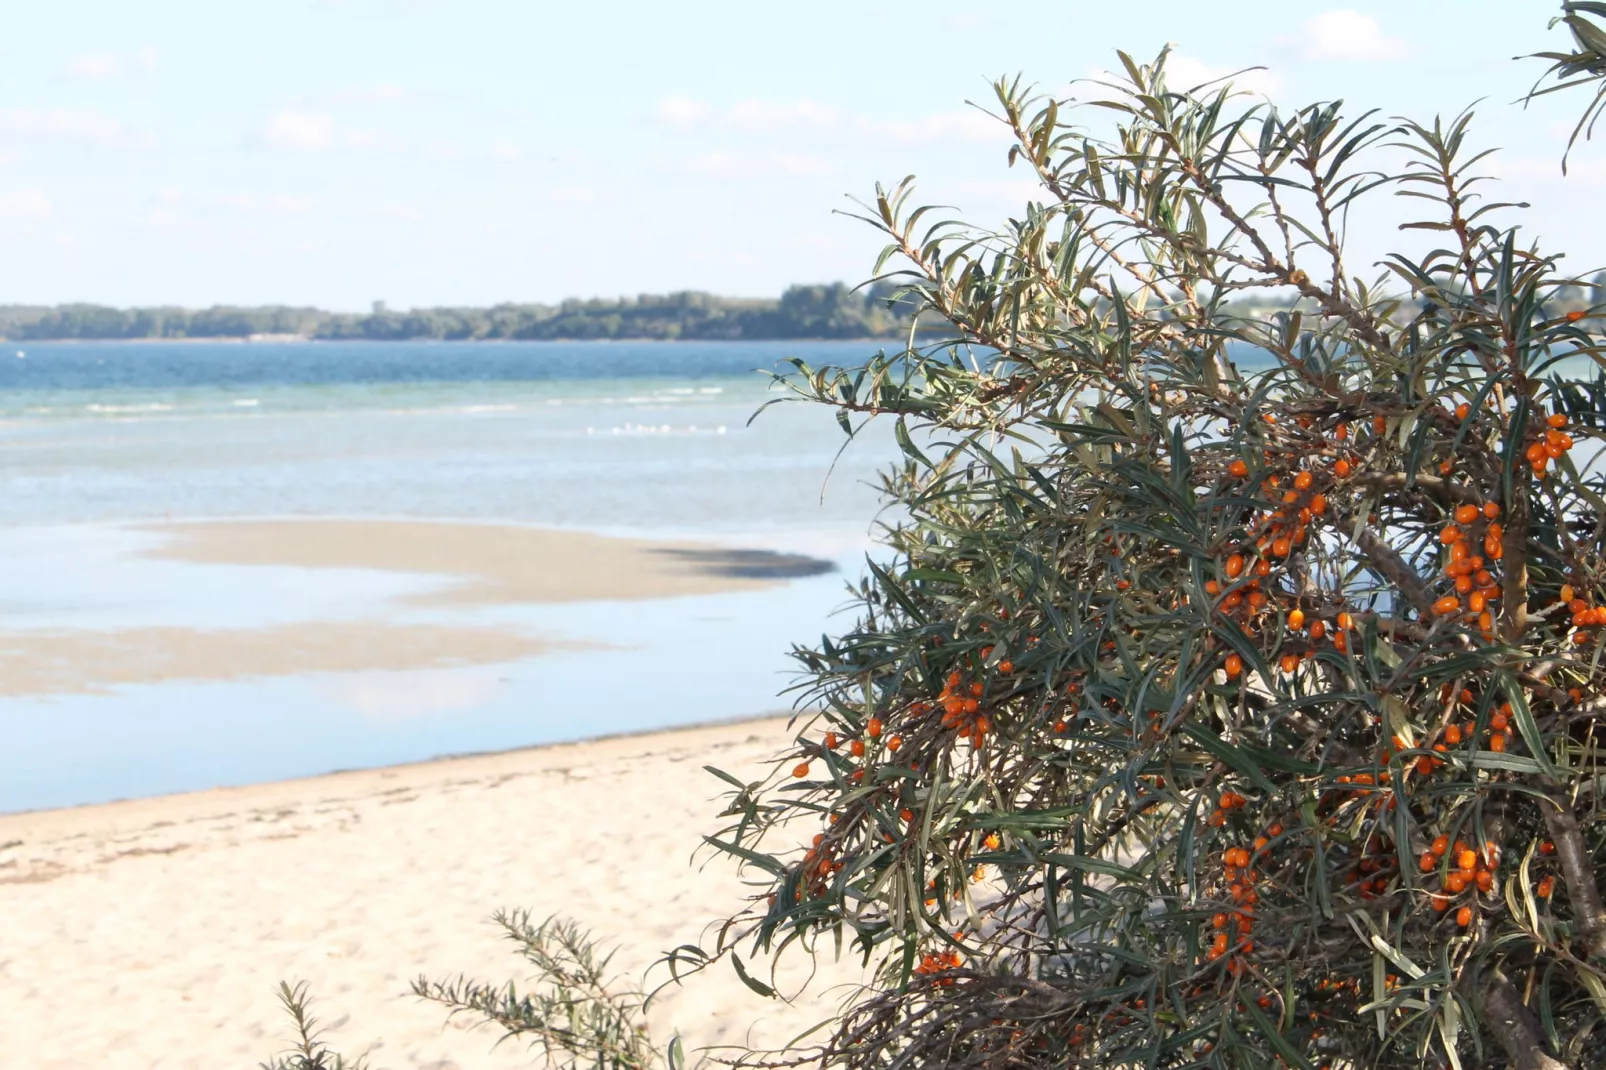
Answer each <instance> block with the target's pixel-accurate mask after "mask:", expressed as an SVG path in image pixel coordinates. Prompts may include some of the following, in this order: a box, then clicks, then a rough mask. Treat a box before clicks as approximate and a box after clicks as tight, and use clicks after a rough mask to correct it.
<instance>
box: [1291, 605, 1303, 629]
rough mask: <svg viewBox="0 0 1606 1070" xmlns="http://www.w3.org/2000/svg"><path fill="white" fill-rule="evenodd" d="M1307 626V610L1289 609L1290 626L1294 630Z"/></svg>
mask: <svg viewBox="0 0 1606 1070" xmlns="http://www.w3.org/2000/svg"><path fill="white" fill-rule="evenodd" d="M1304 626H1305V611H1304V610H1303V609H1290V610H1289V611H1288V627H1290V628H1292V629H1293V630H1294V631H1296V632H1297V631H1299V629H1301V628H1303V627H1304Z"/></svg>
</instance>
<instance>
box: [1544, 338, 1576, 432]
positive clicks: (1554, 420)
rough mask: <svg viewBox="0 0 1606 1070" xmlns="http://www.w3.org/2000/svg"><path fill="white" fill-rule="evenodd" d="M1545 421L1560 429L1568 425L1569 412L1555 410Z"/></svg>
mask: <svg viewBox="0 0 1606 1070" xmlns="http://www.w3.org/2000/svg"><path fill="white" fill-rule="evenodd" d="M1568 315H1572V313H1570V312H1569V313H1568ZM1545 423H1547V424H1549V425H1550V426H1551V427H1553V428H1555V429H1556V430H1558V431H1560V430H1561V429H1562V428H1564V427H1566V426H1567V414H1566V413H1561V412H1553V413H1551V414H1550V415H1549V416H1547V417H1545Z"/></svg>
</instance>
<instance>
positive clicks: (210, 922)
mask: <svg viewBox="0 0 1606 1070" xmlns="http://www.w3.org/2000/svg"><path fill="white" fill-rule="evenodd" d="M787 738H788V733H787V731H786V727H785V722H784V721H782V720H778V719H771V720H763V721H753V722H748V723H745V724H740V725H734V726H722V727H709V728H699V729H690V730H684V731H678V732H666V733H660V734H657V735H651V736H638V737H627V738H618V739H612V740H603V741H597V742H590V743H580V744H567V745H562V746H555V747H549V748H543V749H536V750H527V751H519V752H513V753H508V754H500V755H487V756H483V757H474V758H465V759H455V760H451V761H442V762H431V763H424V764H420V765H412V766H404V767H397V768H394V769H384V770H373V771H368V772H359V773H348V774H338V775H333V776H328V777H320V778H316V779H311V780H302V781H293V782H286V783H280V784H267V785H259V786H255V787H249V788H238V789H227V790H218V791H212V792H202V793H197V794H192V795H184V796H174V797H170V798H162V799H149V800H142V801H136V802H128V803H117V804H112V805H109V806H99V807H86V808H82V809H76V810H63V811H50V812H41V813H35V814H20V815H12V816H0V844H4V845H6V846H5V847H4V848H0V916H3V917H4V918H5V919H6V925H5V929H6V939H5V944H4V948H3V950H0V1007H3V1008H4V1009H5V1010H4V1020H5V1032H6V1039H5V1047H6V1051H7V1058H8V1061H9V1060H15V1061H16V1063H17V1065H27V1066H28V1067H30V1068H31V1070H69V1068H71V1070H81V1068H85V1067H95V1068H97V1070H102V1068H103V1070H135V1068H138V1070H155V1068H162V1070H189V1068H194V1070H218V1068H220V1067H251V1066H255V1065H257V1062H258V1061H260V1060H261V1059H263V1058H266V1057H267V1055H268V1054H269V1053H270V1052H272V1051H274V1050H275V1049H276V1048H277V1047H278V1044H277V1041H279V1040H280V1038H281V1037H282V1036H283V1034H284V1025H285V1022H284V1021H283V1020H281V1017H282V1016H281V1013H280V1012H279V1011H278V1009H277V1008H276V1006H275V1002H274V999H273V988H274V986H275V985H276V984H277V982H278V981H279V980H280V979H281V978H286V979H304V980H306V981H308V982H310V983H311V985H312V986H313V989H314V992H315V995H316V997H317V998H318V999H319V1004H318V1006H317V1008H316V1011H317V1013H319V1014H320V1015H321V1016H322V1018H323V1019H324V1020H325V1022H327V1023H328V1024H329V1026H330V1029H329V1039H330V1040H331V1041H332V1042H335V1043H336V1044H337V1045H338V1046H339V1047H340V1048H342V1049H344V1050H346V1051H348V1052H352V1053H355V1052H358V1051H361V1050H363V1049H364V1048H367V1047H369V1046H370V1045H372V1047H371V1060H372V1065H373V1067H374V1068H375V1070H387V1068H402V1067H429V1068H433V1070H450V1068H454V1067H461V1068H463V1070H469V1068H485V1070H502V1068H509V1067H518V1066H530V1065H534V1064H535V1061H534V1060H533V1059H532V1058H531V1057H530V1055H529V1054H528V1053H526V1052H525V1051H524V1050H522V1049H521V1048H520V1047H518V1046H517V1045H515V1044H511V1043H510V1044H504V1045H502V1046H501V1048H499V1049H498V1050H496V1051H494V1052H493V1051H491V1045H492V1043H493V1041H494V1040H495V1039H496V1035H495V1034H494V1033H492V1032H490V1031H487V1030H478V1031H471V1030H469V1029H467V1028H465V1027H466V1025H467V1022H466V1021H463V1020H459V1022H458V1023H457V1024H452V1025H447V1024H446V1023H445V1022H444V1016H443V1015H442V1013H441V1011H440V1010H439V1008H437V1007H434V1006H432V1005H428V1004H424V1003H421V1002H419V1001H417V1000H415V999H414V998H413V997H411V996H410V995H407V994H406V992H407V987H408V983H409V981H410V980H411V979H412V978H414V977H416V976H418V975H419V974H420V973H423V974H427V975H430V976H432V977H446V976H449V975H455V974H456V973H458V972H459V971H463V972H467V973H468V974H470V975H474V976H479V977H481V978H485V979H494V980H503V979H508V978H513V979H519V980H522V979H523V976H524V975H523V973H522V972H521V970H520V962H519V960H517V959H516V958H515V957H514V956H513V955H512V954H511V953H510V952H511V945H510V944H508V943H507V942H506V941H505V940H503V939H501V938H500V937H499V935H498V931H497V930H495V929H494V928H493V927H492V926H491V925H489V924H488V923H487V921H486V919H487V917H488V915H489V914H490V913H491V912H492V911H493V910H495V909H497V908H499V907H528V908H529V909H531V910H532V911H533V912H534V913H535V914H536V915H537V916H538V917H539V916H544V915H546V914H548V913H553V912H564V913H568V914H570V915H573V916H575V917H577V918H579V919H580V920H581V921H583V922H585V923H587V924H588V925H591V926H593V927H594V928H595V930H596V932H597V933H598V935H600V936H603V937H607V938H611V939H617V940H618V941H619V942H620V943H621V944H622V945H623V947H622V950H621V953H620V958H619V960H618V962H619V963H620V965H622V966H624V967H626V968H628V969H630V970H633V971H634V970H639V969H641V968H643V967H645V966H646V965H647V964H649V963H650V962H651V961H652V960H653V959H654V958H655V957H656V955H657V953H659V952H660V951H662V950H664V949H667V948H669V947H672V946H675V945H677V944H680V943H683V942H687V941H693V940H696V939H697V938H698V937H699V935H701V932H702V927H703V926H704V925H705V924H706V923H707V922H709V921H711V920H713V919H714V918H715V917H716V916H717V915H718V914H719V912H720V911H721V910H723V909H726V908H728V907H730V906H732V905H733V904H734V903H735V902H736V901H737V899H738V898H739V897H740V896H741V895H742V894H743V888H742V885H741V882H740V880H739V879H738V878H737V876H736V875H735V871H734V868H733V867H732V866H731V865H730V864H729V862H727V861H726V860H724V859H715V860H713V861H712V862H709V863H708V864H707V865H702V864H701V863H702V862H706V861H708V859H707V855H706V854H700V855H698V858H697V859H696V860H694V858H693V854H694V851H696V849H697V846H698V843H699V837H700V836H701V834H702V833H704V832H707V831H710V830H712V829H713V828H714V827H716V824H717V823H716V821H715V818H714V815H715V814H716V813H717V811H718V808H719V806H718V802H717V797H718V795H719V793H720V787H719V785H718V783H717V782H716V781H714V779H713V778H712V777H710V776H709V775H708V774H707V773H706V772H705V771H704V770H703V769H702V766H703V765H704V764H715V765H719V766H721V767H723V768H726V769H729V770H732V771H734V772H737V773H738V775H744V774H745V775H756V774H757V772H758V770H759V769H760V767H761V763H762V761H763V760H764V759H765V758H766V757H767V756H769V755H770V754H772V753H774V752H776V751H777V750H778V749H779V748H781V747H782V746H783V745H784V744H785V742H786V740H787ZM18 841H20V842H18ZM786 976H788V977H789V978H790V980H791V981H792V982H799V981H801V979H802V977H803V974H802V973H801V972H799V971H796V970H794V971H792V972H790V973H789V974H788V975H786ZM853 976H856V974H855V973H854V971H852V970H851V969H849V968H847V967H833V968H831V969H829V970H827V971H826V972H825V973H824V974H823V975H822V976H821V977H820V978H817V979H816V980H815V982H814V984H813V986H812V988H811V992H813V993H814V995H813V996H812V997H811V998H810V999H809V1000H808V1001H807V1002H805V1003H803V1004H800V1005H797V1006H787V1005H784V1004H777V1003H774V1002H770V1001H765V1000H762V999H760V998H758V997H757V996H754V995H752V994H751V993H750V992H749V991H748V990H747V989H746V988H745V987H743V986H742V985H741V983H740V982H739V981H738V980H737V978H736V977H735V976H734V975H733V974H732V973H731V971H730V970H729V969H728V968H725V967H723V966H722V967H720V968H718V969H717V970H715V971H713V972H711V973H709V974H705V975H702V976H700V977H697V978H695V979H693V980H692V981H690V982H689V983H688V985H687V986H686V987H685V988H683V989H677V990H673V991H671V992H670V993H668V994H667V995H666V997H665V998H664V999H663V1001H662V1003H661V1004H660V1006H659V1007H658V1009H657V1011H656V1012H655V1014H654V1025H655V1028H658V1029H659V1030H660V1031H661V1032H663V1035H666V1036H667V1027H669V1026H670V1025H671V1024H674V1025H675V1026H678V1028H679V1029H680V1030H681V1031H682V1033H683V1035H684V1036H685V1038H686V1040H687V1042H688V1044H689V1045H691V1046H699V1045H706V1044H725V1043H742V1042H743V1041H744V1040H748V1039H751V1040H752V1041H754V1042H757V1043H763V1044H774V1043H777V1042H781V1041H784V1040H786V1039H788V1038H789V1037H791V1036H792V1035H794V1034H795V1033H796V1032H797V1031H798V1030H800V1029H802V1028H803V1027H805V1026H807V1025H809V1024H812V1023H813V1022H815V1021H816V1020H818V1019H819V1018H820V1017H821V1016H822V1015H823V1014H824V1013H825V1012H826V1011H827V1010H828V1009H829V1007H830V1006H831V1005H832V1004H833V1002H834V1000H835V999H837V998H839V997H840V995H841V994H842V992H841V990H836V991H834V992H833V991H831V990H830V985H832V984H833V983H840V982H842V981H845V980H847V979H849V978H850V977H853Z"/></svg>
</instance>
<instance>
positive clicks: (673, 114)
mask: <svg viewBox="0 0 1606 1070" xmlns="http://www.w3.org/2000/svg"><path fill="white" fill-rule="evenodd" d="M709 111H710V108H709V107H708V105H707V104H704V103H702V102H701V101H697V100H693V99H691V98H690V97H669V98H668V99H666V100H662V101H660V102H659V103H658V118H659V120H660V121H661V122H665V123H668V124H669V125H671V126H693V125H695V124H697V123H700V122H702V121H703V120H704V119H706V118H708V115H709Z"/></svg>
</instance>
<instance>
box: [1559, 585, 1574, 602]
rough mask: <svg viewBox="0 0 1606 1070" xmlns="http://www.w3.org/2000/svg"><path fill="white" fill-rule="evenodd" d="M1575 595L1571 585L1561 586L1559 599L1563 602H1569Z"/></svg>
mask: <svg viewBox="0 0 1606 1070" xmlns="http://www.w3.org/2000/svg"><path fill="white" fill-rule="evenodd" d="M1576 593H1577V592H1576V591H1574V590H1573V585H1572V584H1570V583H1564V584H1562V585H1561V592H1560V597H1561V600H1562V601H1563V602H1571V601H1572V600H1573V596H1574V595H1575V594H1576Z"/></svg>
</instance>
